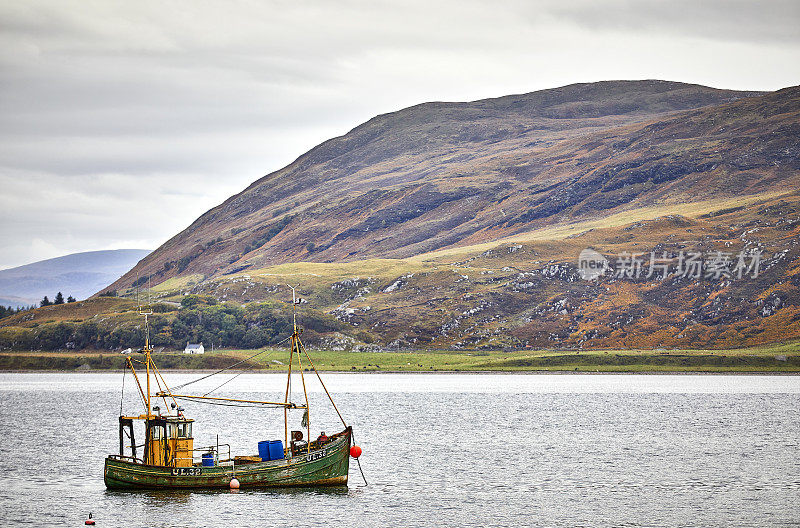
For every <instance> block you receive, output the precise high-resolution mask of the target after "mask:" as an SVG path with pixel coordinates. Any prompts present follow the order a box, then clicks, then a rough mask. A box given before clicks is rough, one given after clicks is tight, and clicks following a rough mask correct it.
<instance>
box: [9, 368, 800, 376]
mask: <svg viewBox="0 0 800 528" xmlns="http://www.w3.org/2000/svg"><path fill="white" fill-rule="evenodd" d="M160 371H161V372H162V373H165V374H213V373H215V372H217V370H213V369H160ZM124 372H127V371H126V370H124V369H91V370H65V369H0V375H2V374H122V373H124ZM225 372H226V373H230V374H237V375H239V374H280V375H282V376H285V375H286V371H285V370H268V369H257V370H229V371H225ZM320 372H324V373H325V374H435V375H451V374H472V375H482V374H502V375H511V376H515V375H547V374H559V375H586V374H591V375H598V376H600V375H609V374H614V375H619V374H624V375H646V376H677V375H681V376H800V371H793V370H786V371H770V370H760V371H759V370H640V371H636V370H588V369H587V370H555V369H554V370H542V369H537V370H320ZM220 374H222V373H220Z"/></svg>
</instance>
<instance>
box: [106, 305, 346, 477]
mask: <svg viewBox="0 0 800 528" xmlns="http://www.w3.org/2000/svg"><path fill="white" fill-rule="evenodd" d="M292 301H293V305H296V304H297V300H296V298H295V295H294V291H293V293H292ZM140 314H141V315H142V316H144V319H145V346H144V348H143V349H142V351H141V352H142V353H143V354H144V358H143V359H142V360H138V359H136V358H134V357H133V356H129V357H128V358H127V360H126V366H127V370H129V371H130V372H131V373H132V375H133V378H134V380H135V381H136V386H137V389H138V393H139V396H141V400H142V406H143V407H144V411H145V412H144V413H143V414H139V415H136V416H130V415H123V414H122V408H120V417H119V454H112V455H109V456H108V457H107V458H106V460H105V470H104V480H105V484H106V487H107V488H108V489H115V490H116V489H129V490H130V489H202V488H233V489H238V488H240V487H242V488H254V487H282V486H286V487H289V486H344V485H347V476H348V471H349V466H350V464H349V462H350V457H351V456H353V457H355V458H356V459H358V456H360V454H361V448H359V447H358V446H355V445H352V443H353V430H352V428H351V427H350V426H348V425H347V423H346V422H345V421H344V418H343V417H342V414H341V413H340V412H339V409H338V408H337V407H336V404H335V403H334V402H333V398H332V397H331V395H330V393H329V392H328V389H327V387H326V386H325V383H324V382H323V381H322V377H321V376H320V374H319V372H318V371H317V369H316V367H315V366H314V362H313V361H312V360H311V357H310V356H309V354H308V352H307V351H306V349H305V347H304V346H303V343H302V341H301V340H300V333H301V332H300V331H299V330H298V326H297V316H296V313H294V312H293V314H292V335H291V336H290V337H289V338H287V339H286V341H288V342H289V344H290V347H289V362H288V368H287V380H286V393H285V397H284V401H282V402H281V401H278V402H272V401H260V400H243V399H236V398H224V397H215V396H208V395H207V394H208V393H206V394H205V395H192V394H183V393H180V394H179V393H177V392H176V391H175V390H172V389H170V387H169V385H167V383H166V380H165V379H164V377H163V376H162V375H161V372H160V371H159V370H158V367H157V366H156V364H155V363H154V362H153V357H152V352H153V351H152V347H151V346H150V338H149V324H148V316H149V315H150V314H152V311H151V310H149V309H147V308H144V309H140ZM261 353H263V352H259V353H257V354H255V355H254V356H251V358H252V357H255V356H257V355H259V354H261ZM303 357H304V358H305V359H306V361H307V367H306V368H307V369H310V370H311V371H312V372H313V373H314V374H315V375H316V376H317V378H318V379H319V382H320V383H321V385H322V388H323V389H324V391H325V394H326V395H327V397H328V399H329V400H330V402H331V405H332V406H333V408H334V409H335V410H336V413H337V414H338V416H339V418H340V419H341V421H342V425H343V427H344V429H343V430H342V431H341V432H339V433H336V434H333V435H330V436H327V435H325V433H324V432H323V433H321V434H320V435H319V436H318V437H317V439H316V440H313V441H312V440H311V438H312V436H311V419H310V408H309V404H308V392H307V390H306V380H305V374H304V370H305V369H304V368H303V361H302V358H303ZM248 359H250V358H248ZM295 361H296V362H297V367H298V368H297V370H296V372H295V373H294V375H295V377H296V376H297V375H298V374H299V377H300V380H301V382H302V387H303V396H304V401H303V402H302V403H295V402H294V401H292V390H291V387H292V375H293V373H292V369H293V365H294V364H295ZM134 363H139V364H140V368H142V369H143V370H144V371H145V372H146V375H145V378H146V379H145V382H144V384H142V382H141V381H140V379H139V375H138V373H137V371H136V368H135V366H134ZM238 364H239V363H236V364H234V365H232V366H231V367H227V368H226V369H222V370H220V371H218V372H216V373H214V374H220V373H221V372H223V371H225V370H229V369H231V368H232V367H235V366H236V365H238ZM212 375H213V374H212ZM209 376H211V375H208V376H203V377H201V378H199V379H197V380H195V381H191V382H189V383H184V384H183V385H181V388H184V387H186V386H188V385H190V384H192V383H195V382H197V381H200V380H202V379H206V378H208V377H209ZM151 379H152V380H153V381H154V382H155V384H156V386H157V387H158V390H157V391H156V392H155V394H152V393H151ZM124 385H125V384H124V379H123V396H124ZM181 392H183V391H181ZM181 400H182V401H192V402H199V403H213V404H216V405H231V406H260V407H266V408H278V409H280V408H282V409H283V415H284V438H283V440H264V441H260V442H257V444H258V454H257V455H256V454H248V455H244V456H233V455H232V454H231V449H230V445H229V444H225V443H223V444H220V443H219V440H217V442H216V443H215V444H214V445H210V446H201V447H196V446H195V445H194V436H193V428H194V427H193V426H194V422H195V421H194V420H193V419H190V418H187V417H186V416H185V414H184V408H183V407H181V406H180V405H179V404H178V402H179V401H181ZM161 402H163V408H162V407H161V406H160V405H155V404H156V403H159V404H160V403H161ZM290 410H302V411H303V419H302V427H303V428H305V433H306V435H307V436H306V438H307V440H306V439H304V434H303V433H304V432H303V431H302V430H293V431H290V430H289V411H290ZM137 423H142V424H143V429H144V436H143V443H142V444H140V445H137V443H136V427H135V424H137ZM284 441H285V443H284ZM255 443H256V442H255V441H254V444H255ZM140 448H142V454H141V457H140V456H139V453H140V451H139V450H140Z"/></svg>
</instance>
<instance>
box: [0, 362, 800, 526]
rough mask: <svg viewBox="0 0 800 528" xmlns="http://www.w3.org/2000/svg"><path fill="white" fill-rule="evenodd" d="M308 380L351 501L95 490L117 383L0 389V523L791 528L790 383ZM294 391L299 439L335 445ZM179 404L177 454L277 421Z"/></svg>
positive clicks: (248, 380) (797, 413) (609, 378)
mask: <svg viewBox="0 0 800 528" xmlns="http://www.w3.org/2000/svg"><path fill="white" fill-rule="evenodd" d="M166 377H167V381H169V382H170V383H171V384H178V383H182V382H185V381H189V380H190V379H194V378H196V377H197V375H193V374H167V375H166ZM225 379H227V378H225V377H221V378H219V379H215V380H214V382H202V383H200V384H198V385H196V386H194V387H193V388H194V389H195V390H196V391H199V392H201V393H202V392H205V391H207V390H209V389H210V388H212V387H214V386H216V385H217V384H219V383H221V382H222V381H225ZM325 380H326V383H327V384H328V387H329V389H331V391H332V392H333V394H334V398H335V401H336V403H337V405H338V406H339V408H340V409H341V410H342V412H343V414H344V415H345V418H346V419H347V420H348V421H349V422H350V423H351V424H352V425H353V427H354V430H355V438H356V441H357V443H358V444H360V445H361V446H362V447H363V449H364V455H363V456H362V458H361V460H362V467H363V469H364V472H365V474H366V476H367V479H368V481H369V486H366V487H363V482H362V480H361V476H360V474H359V473H358V468H357V466H356V465H352V466H351V473H350V486H349V488H338V489H310V490H280V491H263V490H259V491H255V490H242V491H240V492H239V493H231V492H228V491H219V492H180V493H174V492H139V493H131V492H109V491H106V490H105V488H104V486H103V476H102V472H103V458H104V457H105V455H106V454H107V453H112V452H115V450H116V449H117V442H118V440H117V415H118V412H119V407H120V387H121V382H122V375H121V374H0V406H1V407H0V409H1V411H0V431H2V436H0V475H2V476H1V477H0V478H1V479H2V485H0V504H2V505H1V506H0V521H2V524H3V525H4V526H8V525H14V524H17V523H19V524H29V525H30V524H33V525H37V526H83V520H84V519H85V518H86V515H87V514H88V512H89V511H92V512H94V516H95V519H96V520H97V525H98V526H99V527H112V526H120V527H121V526H126V527H128V526H181V527H193V526H198V527H204V526H215V527H216V526H225V527H230V526H237V527H244V526H424V527H429V526H475V527H487V526H513V527H520V526H565V527H566V526H587V527H599V526H754V527H755V526H759V527H760V526H800V502H798V500H799V499H800V456H798V455H800V449H798V446H799V442H800V434H799V433H800V377H796V376H638V375H540V374H537V375H489V374H486V375H484V374H480V375H456V374H438V375H427V374H416V375H415V374H329V375H327V376H325ZM283 383H285V378H283V377H282V376H280V375H277V374H249V375H242V376H240V377H238V378H236V379H235V380H234V381H233V382H231V383H230V384H228V385H226V386H225V387H223V389H221V390H220V391H219V394H220V395H226V396H227V395H234V396H238V397H245V396H246V397H257V398H276V397H278V396H279V395H280V391H281V387H282V384H283ZM296 388H299V385H298V384H296ZM132 389H134V386H133V384H132V383H131V378H130V376H128V378H127V380H126V398H125V402H124V406H125V408H126V410H127V412H132V413H137V414H138V413H139V412H140V408H141V404H139V406H138V407H137V401H136V400H135V396H136V395H135V394H134V393H133V391H132ZM310 389H311V391H312V392H311V398H312V400H313V401H312V415H311V419H312V430H313V431H319V430H320V429H324V430H326V432H329V433H330V432H332V431H337V430H339V427H337V425H336V424H337V419H336V417H335V414H333V412H332V410H331V409H330V407H329V406H326V405H325V400H324V394H323V393H322V392H321V389H320V387H319V386H318V385H316V384H313V383H312V384H311V385H310ZM187 390H188V389H187ZM300 394H302V391H301V392H300ZM296 400H297V401H299V398H296ZM315 404H316V405H315ZM185 406H186V408H187V414H188V415H190V416H191V417H194V418H195V419H197V420H198V423H196V424H195V438H196V440H195V445H208V444H211V443H213V442H214V441H215V434H216V433H220V438H221V441H223V442H224V441H226V440H228V441H230V443H231V444H232V445H233V449H234V454H254V453H255V452H256V450H257V448H256V445H257V442H258V440H264V439H274V438H281V437H282V435H283V420H282V415H283V413H282V412H281V411H274V410H259V409H250V408H245V409H234V408H229V407H219V406H208V405H200V404H186V405H185ZM292 419H293V421H294V422H296V423H297V424H299V422H300V414H299V413H298V414H297V415H296V416H294V417H293V418H292ZM296 428H299V427H296ZM139 433H140V431H137V434H139Z"/></svg>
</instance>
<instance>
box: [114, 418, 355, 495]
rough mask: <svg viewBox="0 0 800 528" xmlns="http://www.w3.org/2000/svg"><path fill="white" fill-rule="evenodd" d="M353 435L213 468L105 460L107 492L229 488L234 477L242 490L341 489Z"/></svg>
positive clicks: (347, 431)
mask: <svg viewBox="0 0 800 528" xmlns="http://www.w3.org/2000/svg"><path fill="white" fill-rule="evenodd" d="M350 443H351V432H350V428H349V427H348V428H347V430H346V431H345V434H343V435H341V436H339V437H338V438H336V439H335V440H333V441H332V442H330V443H328V444H326V445H325V446H324V447H322V448H321V449H317V450H314V451H311V452H310V453H303V454H301V455H298V456H293V457H292V458H287V459H283V460H270V461H265V462H256V463H251V464H239V465H237V466H235V467H231V466H214V467H199V466H194V467H188V468H172V467H163V466H150V465H145V464H138V463H135V462H130V461H127V460H121V459H119V458H116V457H114V456H109V457H107V458H106V462H105V470H104V480H105V484H106V487H107V488H108V489H204V488H228V487H229V486H230V481H231V479H232V478H233V477H234V476H235V477H236V479H237V480H238V481H239V486H240V487H241V488H257V487H284V486H342V485H346V484H347V474H348V471H349V469H350V458H349V457H350Z"/></svg>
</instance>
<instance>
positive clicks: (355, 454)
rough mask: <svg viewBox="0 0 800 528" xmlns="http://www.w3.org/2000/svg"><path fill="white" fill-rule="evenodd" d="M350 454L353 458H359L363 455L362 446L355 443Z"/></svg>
mask: <svg viewBox="0 0 800 528" xmlns="http://www.w3.org/2000/svg"><path fill="white" fill-rule="evenodd" d="M350 456H351V457H353V458H358V457H360V456H361V448H360V447H358V446H357V445H354V446H353V447H351V448H350Z"/></svg>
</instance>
